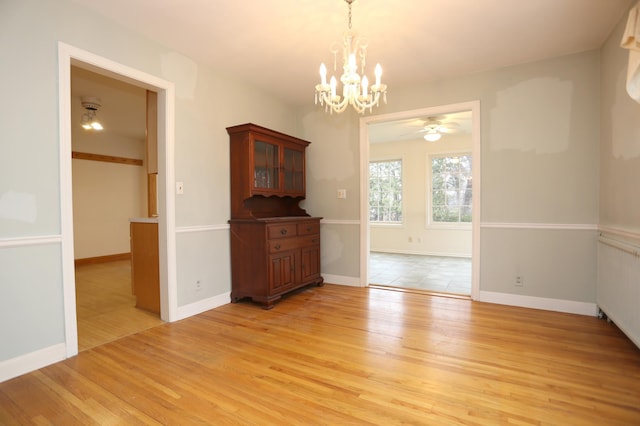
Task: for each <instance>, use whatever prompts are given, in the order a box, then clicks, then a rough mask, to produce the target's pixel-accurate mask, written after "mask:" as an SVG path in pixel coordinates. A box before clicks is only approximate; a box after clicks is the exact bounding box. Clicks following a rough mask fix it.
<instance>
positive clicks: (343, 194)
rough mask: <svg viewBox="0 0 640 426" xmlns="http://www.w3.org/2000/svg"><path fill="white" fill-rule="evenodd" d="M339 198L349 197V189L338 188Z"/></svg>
mask: <svg viewBox="0 0 640 426" xmlns="http://www.w3.org/2000/svg"><path fill="white" fill-rule="evenodd" d="M338 198H347V190H346V189H338Z"/></svg>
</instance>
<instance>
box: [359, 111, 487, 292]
mask: <svg viewBox="0 0 640 426" xmlns="http://www.w3.org/2000/svg"><path fill="white" fill-rule="evenodd" d="M477 109H479V108H478V106H477V105H475V103H469V104H458V105H449V106H443V107H437V108H427V109H423V110H416V111H408V112H405V113H401V114H393V115H392V116H389V117H377V118H374V119H373V120H371V122H369V123H367V125H366V137H367V145H366V154H367V155H366V164H363V168H364V169H365V172H366V173H363V180H364V181H365V182H366V188H364V189H365V190H366V191H363V192H366V199H363V200H362V203H363V209H365V211H366V213H367V215H366V217H365V218H363V222H364V223H366V227H363V228H364V229H363V233H364V234H365V235H366V242H365V244H366V245H365V247H366V259H367V260H366V262H365V265H364V268H365V273H364V274H363V276H366V277H367V284H370V285H377V286H385V287H392V288H399V289H410V290H418V291H425V292H429V293H440V294H451V295H456V296H467V297H470V296H472V295H473V294H474V284H475V286H476V287H477V285H478V283H477V281H478V277H477V264H478V261H479V259H478V258H477V257H479V251H478V250H477V248H478V247H479V232H478V229H479V226H478V224H479V223H478V218H479V200H477V199H476V197H478V198H479V194H480V185H479V184H480V170H479V152H480V150H479V135H478V134H476V133H475V132H476V127H477V126H478V122H477V121H476V120H478V119H479V117H474V113H476V110H477ZM477 113H478V114H479V112H477ZM363 186H364V185H363ZM474 272H475V274H474ZM475 291H477V290H475Z"/></svg>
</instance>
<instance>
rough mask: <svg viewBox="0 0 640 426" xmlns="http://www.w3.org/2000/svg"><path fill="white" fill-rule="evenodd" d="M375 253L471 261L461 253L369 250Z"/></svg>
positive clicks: (466, 255)
mask: <svg viewBox="0 0 640 426" xmlns="http://www.w3.org/2000/svg"><path fill="white" fill-rule="evenodd" d="M369 251H371V252H374V253H397V254H417V255H419V256H437V257H460V258H465V259H471V255H470V254H461V253H441V252H427V251H416V250H385V249H376V250H373V249H371V250H369Z"/></svg>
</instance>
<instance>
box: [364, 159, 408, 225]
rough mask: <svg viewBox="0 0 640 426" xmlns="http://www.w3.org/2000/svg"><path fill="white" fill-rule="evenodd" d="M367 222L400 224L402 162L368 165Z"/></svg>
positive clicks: (383, 162) (392, 161)
mask: <svg viewBox="0 0 640 426" xmlns="http://www.w3.org/2000/svg"><path fill="white" fill-rule="evenodd" d="M369 221H371V222H378V223H380V222H387V223H401V222H402V160H391V161H372V162H370V163H369Z"/></svg>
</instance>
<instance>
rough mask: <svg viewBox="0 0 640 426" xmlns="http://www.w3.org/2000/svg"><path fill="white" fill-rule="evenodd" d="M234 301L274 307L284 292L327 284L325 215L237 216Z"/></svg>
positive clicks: (233, 239) (233, 253)
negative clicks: (322, 239) (322, 263)
mask: <svg viewBox="0 0 640 426" xmlns="http://www.w3.org/2000/svg"><path fill="white" fill-rule="evenodd" d="M229 223H230V225H231V301H232V302H233V303H235V302H238V301H240V300H241V299H243V298H251V299H252V300H253V301H254V302H258V303H261V304H262V307H263V308H265V309H270V308H272V307H273V304H274V303H275V302H276V301H278V300H279V299H280V298H281V297H282V295H284V294H286V293H288V292H290V291H293V290H296V289H298V288H300V287H303V286H306V285H310V284H317V285H322V283H323V278H322V276H321V275H320V218H317V217H306V216H305V217H286V218H278V217H274V218H268V219H232V220H230V221H229Z"/></svg>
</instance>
